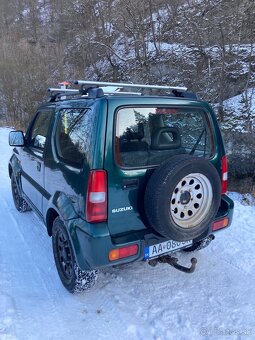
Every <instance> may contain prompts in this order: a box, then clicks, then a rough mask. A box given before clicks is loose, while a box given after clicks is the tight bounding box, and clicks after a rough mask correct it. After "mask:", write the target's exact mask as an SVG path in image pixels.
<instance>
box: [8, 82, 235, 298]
mask: <svg viewBox="0 0 255 340" xmlns="http://www.w3.org/2000/svg"><path fill="white" fill-rule="evenodd" d="M75 83H76V84H79V85H81V87H80V89H78V90H76V89H62V90H60V89H51V96H50V99H49V101H48V102H46V103H45V104H42V105H41V106H40V107H39V108H38V110H37V112H36V115H35V117H34V118H33V120H32V121H31V123H30V125H29V127H28V130H27V132H26V134H25V135H24V134H23V132H22V131H12V132H10V136H9V143H10V145H11V146H14V147H15V148H14V150H13V154H12V156H11V159H10V162H9V175H10V178H11V186H12V194H13V199H14V203H15V206H16V208H17V209H18V210H19V211H21V212H25V211H27V210H30V209H31V208H32V209H33V210H34V211H35V212H36V213H37V214H38V215H39V217H40V218H41V219H42V221H43V222H44V223H45V225H46V228H47V232H48V234H49V236H52V245H53V252H54V258H55V263H56V267H57V270H58V273H59V276H60V279H61V281H62V283H63V285H64V286H65V287H66V288H67V289H68V290H69V291H70V292H77V291H82V290H84V289H87V288H89V287H91V286H92V285H93V284H94V283H95V281H96V277H97V270H98V269H100V268H102V267H106V266H113V265H120V264H123V263H127V262H133V261H141V260H144V261H148V262H149V263H150V264H152V265H155V264H156V263H157V262H167V263H169V264H171V261H170V260H171V259H173V258H171V256H170V254H171V253H172V252H175V251H176V250H179V249H185V250H187V251H190V250H196V249H201V248H203V247H205V246H207V245H208V244H209V243H210V241H211V240H212V239H214V233H216V232H217V231H218V230H220V229H222V228H226V227H228V226H230V224H231V220H232V215H233V206H234V205H233V201H232V200H231V199H230V198H229V197H228V196H226V190H227V159H226V155H225V150H224V145H223V141H222V137H221V134H220V130H219V127H218V124H217V121H216V117H215V114H214V112H213V110H212V108H211V107H210V106H209V105H208V104H207V103H205V102H202V101H200V100H198V99H197V98H196V96H195V95H194V94H193V93H189V92H187V91H186V89H185V88H175V87H164V86H150V85H134V84H132V85H131V84H115V83H97V82H88V81H76V82H75ZM109 85H110V87H109ZM113 86H115V87H114V88H113ZM135 86H136V87H137V88H141V89H143V91H144V90H145V91H150V92H153V91H159V92H160V93H161V95H153V94H150V95H148V94H146V95H145V94H141V93H137V92H136V93H134V92H123V88H127V89H128V90H129V91H130V88H132V87H135ZM166 92H167V94H166ZM162 93H163V94H164V95H162ZM172 262H173V261H172ZM174 262H175V263H172V265H174V266H175V267H177V268H178V267H179V268H178V269H180V267H182V266H180V265H177V264H176V262H177V260H176V259H175V261H174ZM182 268H183V269H184V271H185V269H187V268H185V267H182ZM186 271H188V270H186Z"/></svg>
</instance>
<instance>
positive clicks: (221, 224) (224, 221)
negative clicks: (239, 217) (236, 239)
mask: <svg viewBox="0 0 255 340" xmlns="http://www.w3.org/2000/svg"><path fill="white" fill-rule="evenodd" d="M227 226H228V218H227V217H224V218H223V219H221V220H218V221H215V222H213V225H212V230H213V231H216V230H219V229H222V228H226V227H227Z"/></svg>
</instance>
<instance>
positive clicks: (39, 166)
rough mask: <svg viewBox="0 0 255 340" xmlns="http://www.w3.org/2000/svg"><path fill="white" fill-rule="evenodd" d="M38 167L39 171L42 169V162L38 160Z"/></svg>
mask: <svg viewBox="0 0 255 340" xmlns="http://www.w3.org/2000/svg"><path fill="white" fill-rule="evenodd" d="M36 167H37V170H38V171H41V167H42V164H41V163H40V162H37V165H36Z"/></svg>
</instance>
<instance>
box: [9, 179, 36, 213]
mask: <svg viewBox="0 0 255 340" xmlns="http://www.w3.org/2000/svg"><path fill="white" fill-rule="evenodd" d="M11 187H12V198H13V202H14V204H15V207H16V209H17V210H18V211H19V212H26V211H29V210H31V208H30V206H29V205H28V204H27V202H26V201H25V200H24V198H22V197H21V196H20V194H19V189H18V184H17V182H16V178H15V176H14V174H13V173H12V176H11Z"/></svg>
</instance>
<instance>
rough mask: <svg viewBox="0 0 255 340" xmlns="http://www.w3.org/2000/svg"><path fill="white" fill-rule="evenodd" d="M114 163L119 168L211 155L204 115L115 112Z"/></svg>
mask: <svg viewBox="0 0 255 340" xmlns="http://www.w3.org/2000/svg"><path fill="white" fill-rule="evenodd" d="M115 150H116V160H117V162H118V163H119V165H120V166H123V167H130V168H132V167H144V166H150V165H159V164H161V163H162V162H163V161H165V160H166V159H168V158H169V157H171V156H173V155H178V154H191V155H195V156H198V157H204V158H209V157H211V155H212V150H213V145H212V132H211V129H210V126H209V119H208V118H207V114H206V112H204V111H203V110H201V109H192V108H191V109H187V108H172V107H136V108H135V107H133V108H131V107H129V108H122V109H120V110H119V111H118V113H117V123H116V136H115Z"/></svg>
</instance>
